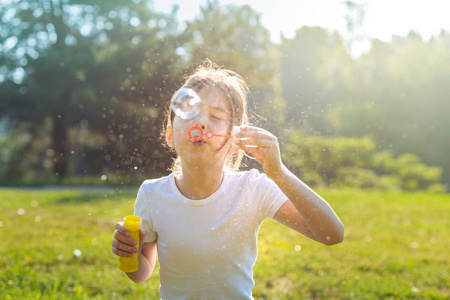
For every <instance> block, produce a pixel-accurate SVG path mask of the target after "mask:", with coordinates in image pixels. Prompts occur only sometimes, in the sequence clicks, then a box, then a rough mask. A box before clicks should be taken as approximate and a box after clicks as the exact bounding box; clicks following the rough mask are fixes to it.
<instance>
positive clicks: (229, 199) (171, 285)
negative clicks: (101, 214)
mask: <svg viewBox="0 0 450 300" xmlns="http://www.w3.org/2000/svg"><path fill="white" fill-rule="evenodd" d="M183 87H185V88H191V89H193V90H194V91H195V92H197V93H198V95H199V96H200V98H201V103H200V107H199V108H200V110H199V113H198V114H197V115H196V116H195V117H194V118H192V119H183V118H181V117H180V116H178V115H176V114H175V113H174V112H173V111H172V110H171V113H170V117H169V118H168V122H167V129H166V141H167V143H168V145H169V146H170V147H171V148H173V149H174V150H175V151H176V153H177V155H178V158H177V160H176V161H175V164H174V167H173V172H172V173H171V174H170V175H169V176H167V177H162V178H159V179H152V180H146V181H144V183H143V184H142V185H141V187H140V189H139V192H138V195H137V199H136V205H135V215H137V216H139V217H141V218H142V231H141V239H142V241H143V243H141V248H140V249H139V250H137V249H136V248H135V247H134V246H135V245H136V243H135V241H134V240H133V239H132V238H130V234H129V232H128V231H127V230H126V229H125V228H124V226H123V223H122V222H119V223H117V224H116V229H117V230H116V231H115V234H114V239H113V243H112V251H113V253H114V254H116V255H118V256H123V257H130V256H131V255H132V253H135V252H138V256H139V269H138V270H137V271H136V272H133V273H127V275H128V277H129V278H130V279H131V280H133V281H134V282H136V283H141V282H144V281H146V280H147V279H148V278H149V277H150V275H151V274H152V272H153V269H154V267H155V262H156V253H158V260H159V264H160V267H159V274H160V281H161V285H160V290H159V292H160V296H161V298H162V299H253V298H252V288H253V286H254V283H255V282H254V280H253V266H254V265H255V262H256V256H257V235H258V230H259V227H260V226H261V223H262V222H263V220H264V219H265V218H266V217H269V218H271V219H272V220H275V221H277V222H279V223H281V224H284V225H286V226H288V227H289V228H291V229H293V230H295V231H298V232H299V233H301V234H303V235H305V236H307V237H309V238H311V239H313V240H316V241H318V242H320V243H323V244H325V245H333V244H337V243H340V242H342V240H343V236H344V227H343V225H342V223H341V221H340V220H339V218H338V217H337V215H336V214H335V213H334V211H333V209H332V208H331V207H330V205H328V203H327V202H326V201H325V200H324V199H322V198H321V197H320V196H319V195H318V194H316V193H315V192H314V191H313V190H311V189H310V188H309V187H308V186H307V185H306V184H304V183H303V182H302V181H301V180H300V179H298V178H297V177H296V176H295V175H294V174H292V173H291V172H290V171H289V170H288V169H287V168H286V167H285V166H284V165H283V163H282V161H281V157H280V149H279V145H278V141H277V138H276V137H275V136H274V135H273V134H271V133H270V132H268V131H266V130H264V129H262V128H258V127H255V126H248V125H247V124H248V118H247V103H246V101H247V93H248V86H247V84H246V83H245V81H244V80H243V79H242V77H241V76H239V75H238V74H236V73H235V72H232V71H229V70H225V69H222V68H220V67H218V66H217V65H214V64H212V63H209V64H205V65H204V66H200V67H199V68H198V69H197V70H196V71H195V72H194V73H193V74H192V75H191V76H190V77H189V78H188V79H187V80H186V82H185V84H184V85H183ZM193 126H198V127H196V128H201V129H202V130H203V131H204V132H208V131H211V132H212V133H213V134H214V135H216V136H213V137H209V138H208V137H207V136H206V135H205V136H203V138H202V139H200V140H199V139H192V136H191V134H188V132H189V130H190V129H191V128H192V127H193ZM233 126H240V128H239V129H240V130H239V131H238V132H237V133H236V135H235V137H234V141H232V138H230V137H229V136H230V135H231V134H232V131H233ZM190 136H191V137H190ZM245 151H246V152H250V153H251V154H253V156H254V157H255V159H256V160H257V161H258V162H259V163H260V164H261V166H262V168H263V170H264V173H259V172H258V171H257V170H255V169H253V170H250V171H245V172H238V171H237V169H238V168H239V166H240V163H241V160H242V157H243V154H244V152H245Z"/></svg>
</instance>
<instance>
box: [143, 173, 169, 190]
mask: <svg viewBox="0 0 450 300" xmlns="http://www.w3.org/2000/svg"><path fill="white" fill-rule="evenodd" d="M173 176H174V175H173V173H170V174H169V175H167V176H163V177H159V178H153V179H146V180H144V182H142V184H141V186H140V188H139V190H140V191H146V190H151V189H155V188H156V189H157V188H162V187H163V186H167V185H170V180H172V178H173Z"/></svg>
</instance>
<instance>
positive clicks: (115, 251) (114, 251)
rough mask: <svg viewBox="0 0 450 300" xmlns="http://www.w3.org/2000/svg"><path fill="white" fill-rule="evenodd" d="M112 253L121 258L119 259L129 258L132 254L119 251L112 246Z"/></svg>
mask: <svg viewBox="0 0 450 300" xmlns="http://www.w3.org/2000/svg"><path fill="white" fill-rule="evenodd" d="M112 252H113V253H114V254H115V255H117V256H121V257H131V256H133V254H132V253H130V252H127V251H123V250H120V249H118V248H117V247H115V246H112Z"/></svg>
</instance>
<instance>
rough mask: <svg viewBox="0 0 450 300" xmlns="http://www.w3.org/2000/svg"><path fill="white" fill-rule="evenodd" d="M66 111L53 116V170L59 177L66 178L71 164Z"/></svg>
mask: <svg viewBox="0 0 450 300" xmlns="http://www.w3.org/2000/svg"><path fill="white" fill-rule="evenodd" d="M66 123H67V122H66V116H65V114H64V113H61V114H56V115H55V116H53V151H54V164H53V172H54V174H55V175H56V176H57V177H58V178H59V179H63V178H66V177H67V175H68V164H69V139H68V135H67V124H66Z"/></svg>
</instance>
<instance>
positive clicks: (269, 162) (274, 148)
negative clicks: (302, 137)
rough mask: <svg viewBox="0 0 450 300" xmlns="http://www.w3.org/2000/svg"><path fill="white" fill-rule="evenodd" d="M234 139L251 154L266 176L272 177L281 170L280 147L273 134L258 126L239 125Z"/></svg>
mask: <svg viewBox="0 0 450 300" xmlns="http://www.w3.org/2000/svg"><path fill="white" fill-rule="evenodd" d="M236 139H237V141H236V144H237V145H238V146H239V148H240V149H242V150H244V151H247V152H250V153H251V154H253V156H254V157H255V159H256V160H257V161H258V162H259V163H260V164H261V166H262V167H263V169H264V173H266V174H267V176H270V177H273V176H276V175H278V174H279V172H281V171H282V169H283V165H282V162H281V155H280V147H279V145H278V139H277V137H276V136H275V135H273V134H272V133H270V132H268V131H267V130H264V129H262V128H259V127H255V126H241V127H240V131H239V132H238V133H237V134H236Z"/></svg>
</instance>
